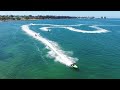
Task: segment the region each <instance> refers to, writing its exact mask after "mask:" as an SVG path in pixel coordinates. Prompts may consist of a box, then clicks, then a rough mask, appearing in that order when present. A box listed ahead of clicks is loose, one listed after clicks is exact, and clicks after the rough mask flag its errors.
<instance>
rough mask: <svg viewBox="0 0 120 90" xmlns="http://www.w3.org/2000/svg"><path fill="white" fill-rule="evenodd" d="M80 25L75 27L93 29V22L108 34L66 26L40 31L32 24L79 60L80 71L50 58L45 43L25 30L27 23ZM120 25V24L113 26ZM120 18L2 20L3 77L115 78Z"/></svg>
mask: <svg viewBox="0 0 120 90" xmlns="http://www.w3.org/2000/svg"><path fill="white" fill-rule="evenodd" d="M30 23H34V24H53V25H77V24H84V25H82V26H71V27H74V28H76V29H82V30H86V31H89V30H91V31H94V30H95V29H93V28H90V27H89V26H91V25H98V26H99V27H100V28H103V29H106V30H108V31H110V32H107V33H94V34H91V33H80V32H74V31H70V30H67V29H65V28H52V29H51V31H50V32H45V31H41V30H40V29H39V28H40V27H43V26H41V25H35V26H30V29H31V30H33V31H35V32H39V33H40V35H41V36H43V37H44V38H46V39H49V40H51V41H54V42H56V43H58V45H59V46H60V47H61V49H62V50H63V51H70V52H72V53H73V54H72V55H70V54H68V55H70V56H71V57H76V58H78V59H79V60H78V61H77V62H76V64H77V65H78V66H79V69H80V70H79V71H76V70H73V69H71V68H70V67H68V66H66V65H64V64H61V63H59V62H55V59H53V58H49V57H47V53H48V50H47V49H46V48H45V45H44V44H42V43H41V42H39V41H37V40H35V39H34V38H32V37H31V36H29V35H27V34H26V33H25V32H24V31H22V29H21V26H22V25H25V24H30ZM114 25H118V26H114ZM119 25H120V19H103V20H102V19H93V20H92V19H91V20H89V19H61V20H57V19H56V20H55V19H54V20H34V21H33V20H32V21H9V22H0V78H1V79H4V78H5V79H108V78H110V79H112V78H120V26H119Z"/></svg>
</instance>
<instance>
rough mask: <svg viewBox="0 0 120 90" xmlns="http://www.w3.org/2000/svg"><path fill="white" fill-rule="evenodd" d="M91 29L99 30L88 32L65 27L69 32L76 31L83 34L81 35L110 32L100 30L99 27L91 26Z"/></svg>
mask: <svg viewBox="0 0 120 90" xmlns="http://www.w3.org/2000/svg"><path fill="white" fill-rule="evenodd" d="M89 27H92V28H95V29H97V30H94V31H86V30H80V29H76V28H73V27H64V28H65V29H68V30H71V31H75V32H81V33H107V32H109V31H108V30H106V29H103V28H100V27H97V26H89Z"/></svg>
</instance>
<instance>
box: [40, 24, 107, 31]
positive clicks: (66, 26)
mask: <svg viewBox="0 0 120 90" xmlns="http://www.w3.org/2000/svg"><path fill="white" fill-rule="evenodd" d="M81 25H83V24H78V25H51V26H50V27H41V28H39V29H41V30H42V31H51V29H50V28H65V29H67V30H70V31H74V32H80V33H107V32H109V31H108V30H106V29H103V28H100V27H98V26H96V25H93V26H89V27H91V28H94V29H96V30H94V31H86V30H80V29H76V28H73V27H71V26H81Z"/></svg>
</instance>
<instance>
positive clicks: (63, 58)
mask: <svg viewBox="0 0 120 90" xmlns="http://www.w3.org/2000/svg"><path fill="white" fill-rule="evenodd" d="M30 25H31V24H27V25H22V26H21V28H22V30H23V31H24V32H26V33H27V34H28V35H29V36H32V37H33V38H35V39H37V40H38V41H40V42H41V43H43V44H44V45H45V46H46V47H48V48H47V49H49V50H50V52H49V54H50V55H51V56H52V57H53V58H55V60H56V61H59V62H60V63H62V64H65V65H66V66H71V65H73V64H74V63H75V62H76V61H77V60H78V59H77V58H73V57H71V56H68V55H67V54H66V53H65V51H63V50H62V49H60V47H59V46H58V44H57V43H56V42H53V41H50V40H48V39H46V38H44V37H42V36H41V35H40V34H38V33H36V32H35V31H32V30H31V29H30V28H29V26H30Z"/></svg>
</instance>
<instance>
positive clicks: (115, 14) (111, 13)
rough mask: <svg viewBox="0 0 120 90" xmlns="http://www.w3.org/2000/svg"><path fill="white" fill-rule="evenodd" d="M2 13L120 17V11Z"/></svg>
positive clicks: (6, 13) (9, 12)
mask: <svg viewBox="0 0 120 90" xmlns="http://www.w3.org/2000/svg"><path fill="white" fill-rule="evenodd" d="M0 15H60V16H61V15H63V16H95V17H101V16H106V17H109V18H120V11H0Z"/></svg>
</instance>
